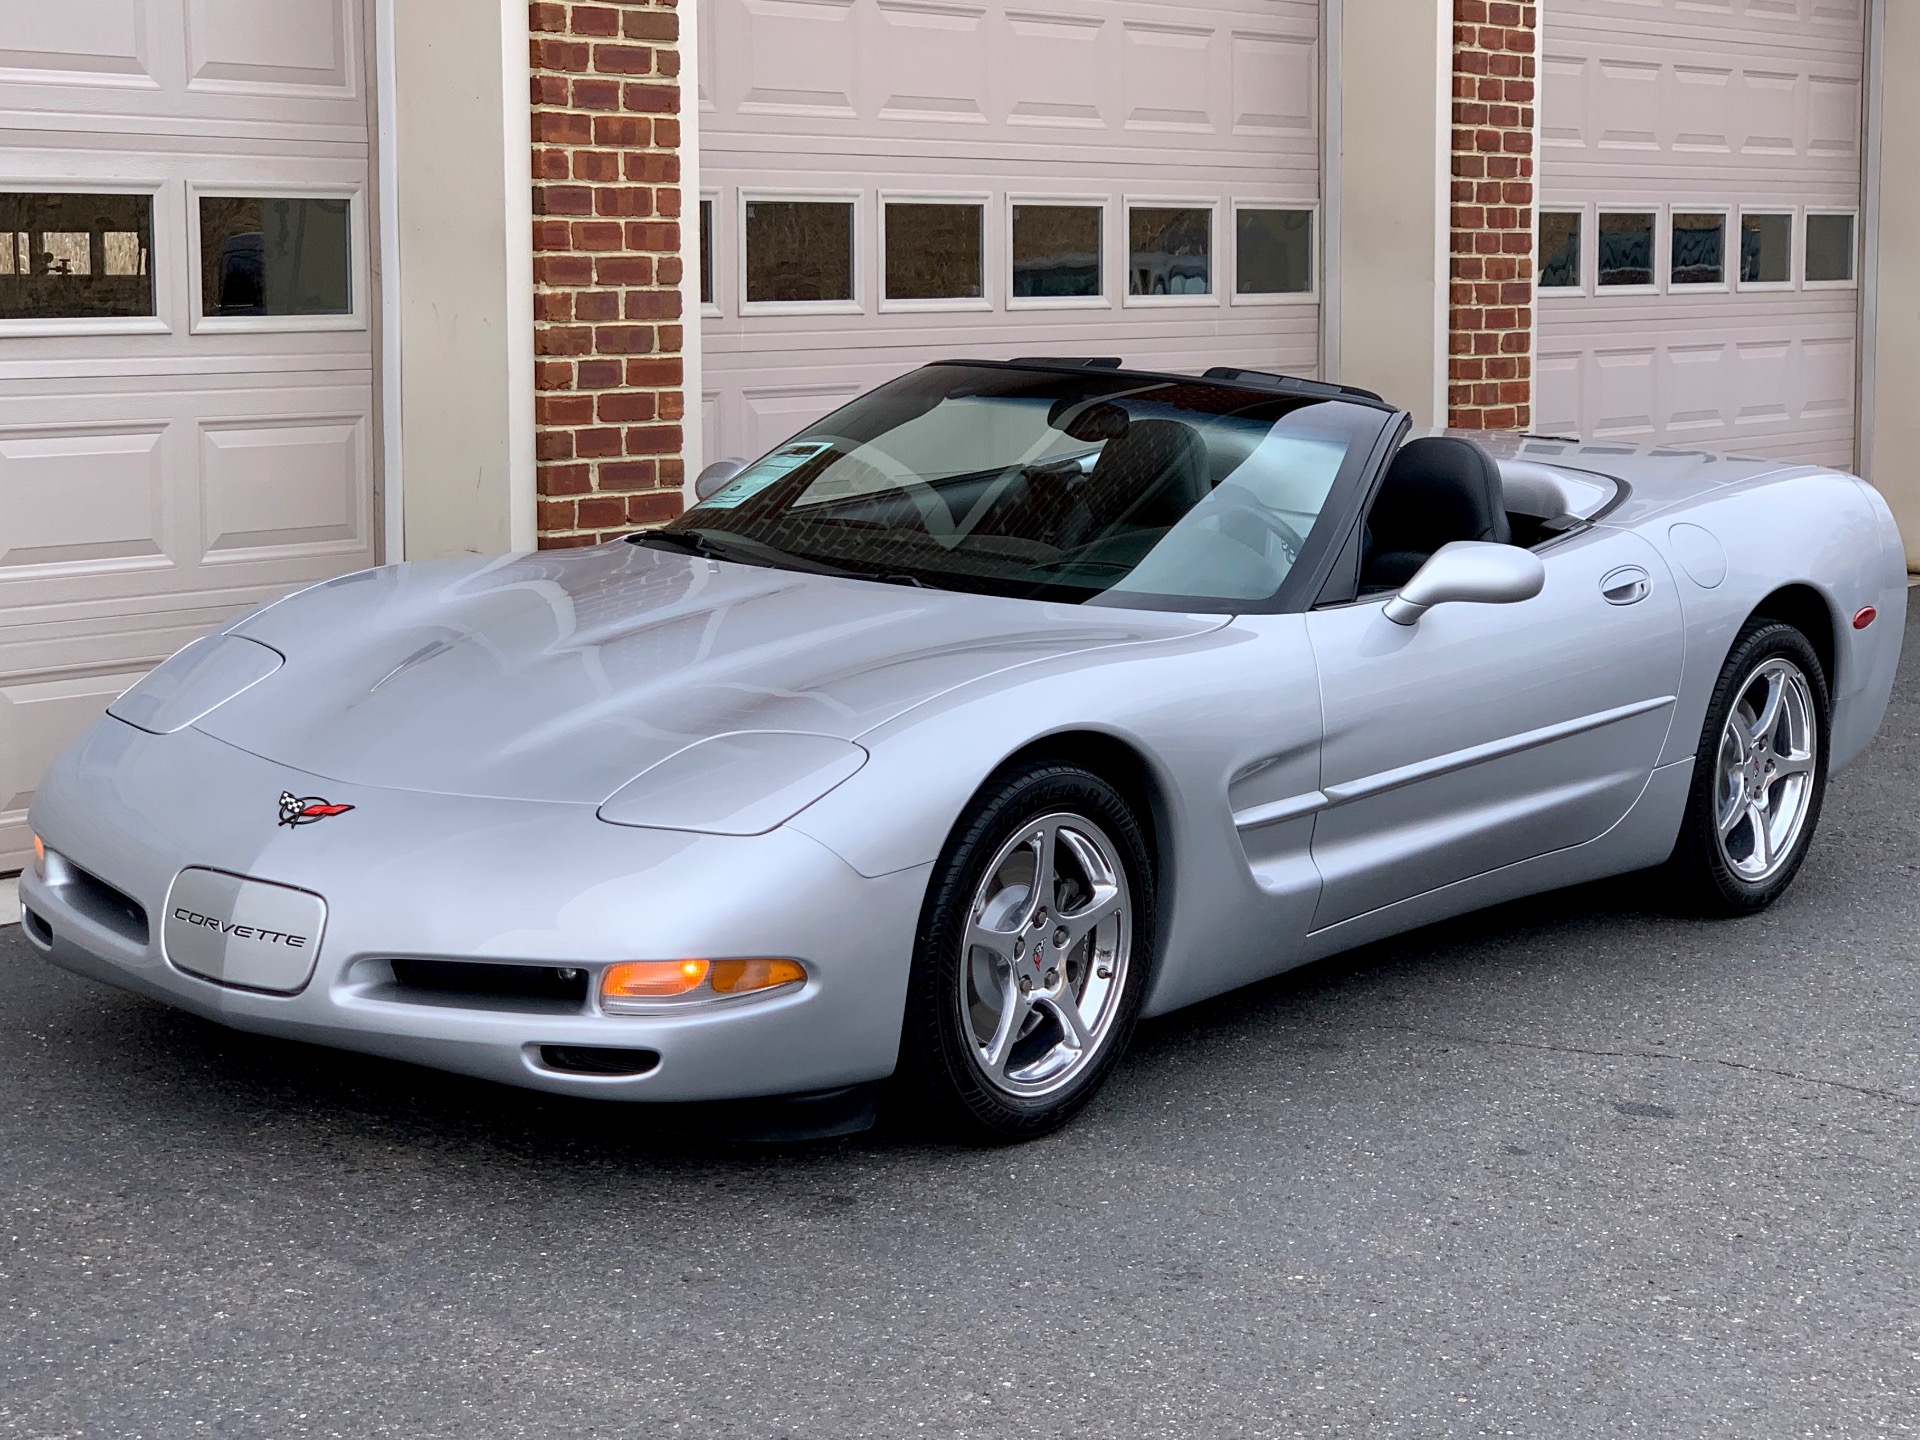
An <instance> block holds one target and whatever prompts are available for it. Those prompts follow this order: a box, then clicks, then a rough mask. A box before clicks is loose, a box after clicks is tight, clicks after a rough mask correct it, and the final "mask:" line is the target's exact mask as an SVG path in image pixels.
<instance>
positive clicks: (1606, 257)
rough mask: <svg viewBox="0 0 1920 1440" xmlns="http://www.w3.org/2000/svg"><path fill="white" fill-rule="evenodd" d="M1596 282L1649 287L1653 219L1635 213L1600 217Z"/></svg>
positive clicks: (1651, 275)
mask: <svg viewBox="0 0 1920 1440" xmlns="http://www.w3.org/2000/svg"><path fill="white" fill-rule="evenodd" d="M1599 270H1600V283H1601V284H1602V285H1651V284H1653V216H1652V215H1650V214H1642V213H1640V212H1638V211H1634V212H1629V213H1624V214H1605V213H1603V214H1602V215H1601V216H1600V263H1599Z"/></svg>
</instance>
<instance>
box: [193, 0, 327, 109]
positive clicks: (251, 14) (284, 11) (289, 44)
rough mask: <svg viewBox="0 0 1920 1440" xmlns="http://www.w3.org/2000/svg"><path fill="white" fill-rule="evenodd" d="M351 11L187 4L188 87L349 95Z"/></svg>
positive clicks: (323, 2) (246, 2)
mask: <svg viewBox="0 0 1920 1440" xmlns="http://www.w3.org/2000/svg"><path fill="white" fill-rule="evenodd" d="M355 9H356V7H355V6H354V5H353V4H352V3H351V0H301V3H299V4H293V5H286V4H281V5H268V4H262V3H261V0H187V75H188V81H187V83H188V87H189V88H190V89H193V90H200V91H218V90H236V89H237V90H248V91H254V92H263V93H268V94H272V93H276V92H279V93H287V92H309V91H315V90H318V91H321V92H326V91H332V92H334V93H336V94H339V95H343V96H345V95H351V94H352V93H353V88H354V68H355V67H354V65H353V40H354V26H353V16H354V13H355Z"/></svg>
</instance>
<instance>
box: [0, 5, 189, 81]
mask: <svg viewBox="0 0 1920 1440" xmlns="http://www.w3.org/2000/svg"><path fill="white" fill-rule="evenodd" d="M152 3H153V0H65V3H64V4H59V5H29V4H13V5H7V6H5V7H4V8H0V78H13V77H8V76H7V74H6V72H8V71H17V72H22V73H21V74H20V75H19V76H18V78H21V79H26V78H30V77H38V76H41V75H46V76H57V77H59V78H61V79H65V80H92V81H93V82H94V83H96V84H109V85H126V84H128V83H129V82H132V83H136V84H137V83H141V82H145V83H146V84H149V85H152V84H155V83H157V82H155V80H154V77H153V74H152V71H151V68H150V65H151V61H150V58H149V57H150V53H151V50H152V40H151V32H150V18H151V17H150V16H149V14H148V11H149V8H150V6H151V4H152ZM76 22H78V23H76Z"/></svg>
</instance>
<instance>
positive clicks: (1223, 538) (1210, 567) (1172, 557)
mask: <svg viewBox="0 0 1920 1440" xmlns="http://www.w3.org/2000/svg"><path fill="white" fill-rule="evenodd" d="M1388 418H1389V417H1388V413H1387V412H1385V411H1382V410H1379V409H1376V408H1374V407H1371V406H1366V405H1360V404H1355V403H1352V402H1350V401H1345V400H1321V399H1314V398H1307V397H1301V396H1298V395H1275V394H1272V393H1266V392H1260V391H1255V390H1242V389H1236V388H1234V387H1232V386H1228V385H1220V384H1215V383H1212V382H1206V381H1198V380H1194V381H1187V380H1177V379H1169V378H1156V377H1150V376H1138V375H1126V374H1121V373H1116V372H1112V371H1107V372H1092V373H1088V372H1073V373H1061V372H1057V371H1040V370H1019V369H1008V368H995V367H986V366H981V367H973V366H966V365H934V366H928V367H927V368H926V369H923V370H918V371H915V372H913V373H912V374H910V375H906V376H903V377H902V378H901V379H899V380H896V381H894V382H893V383H891V384H889V385H885V386H883V387H881V388H880V389H878V390H876V391H874V392H872V393H871V394H869V395H866V396H863V397H862V398H860V399H859V400H856V401H854V402H853V403H852V404H851V405H848V406H847V407H846V408H845V409H843V410H840V411H837V412H836V413H834V414H832V415H829V416H828V417H827V418H826V419H824V420H822V421H820V422H819V423H818V424H816V425H814V426H813V427H812V428H811V429H809V430H806V431H804V432H803V433H802V434H800V435H798V436H796V437H795V438H794V439H792V440H790V441H788V442H787V443H786V444H784V445H782V446H780V447H779V448H778V449H776V450H775V451H774V452H773V453H772V454H770V455H767V456H765V457H764V458H762V459H761V460H759V461H757V462H755V463H754V464H752V465H750V466H748V467H747V468H746V469H745V470H743V471H741V472H740V474H739V475H737V476H735V477H734V478H733V480H731V481H730V482H729V483H728V484H727V485H726V486H725V487H724V488H722V489H721V490H719V491H718V492H716V493H715V494H713V495H712V496H710V497H709V498H708V499H707V500H705V501H704V502H702V503H701V504H698V505H696V506H694V507H693V508H692V509H691V510H689V511H688V512H687V513H686V514H685V515H684V516H682V517H681V518H680V519H679V520H677V521H675V522H674V523H673V524H672V525H670V526H668V527H667V528H666V530H664V531H660V532H655V533H654V534H653V535H651V536H647V535H641V536H635V537H633V538H634V539H635V540H636V541H638V542H640V543H655V544H660V545H675V546H678V547H680V548H697V549H698V551H699V553H702V554H705V555H708V556H710V557H711V558H714V559H723V560H741V561H746V562H748V563H758V564H773V565H782V564H784V565H789V566H792V567H793V568H798V569H809V570H819V571H825V572H829V573H837V574H854V575H861V576H867V577H870V578H874V579H885V580H890V581H893V582H894V583H898V584H914V585H925V586H932V587H938V588H942V589H955V590H980V591H987V592H990V593H994V594H1001V595H1015V596H1023V597H1028V598H1033V599H1047V600H1068V601H1083V602H1084V601H1089V600H1095V599H1101V600H1104V601H1105V603H1108V604H1142V605H1156V604H1158V605H1166V604H1169V603H1176V604H1180V605H1181V607H1182V608H1188V607H1189V606H1190V607H1191V608H1196V609H1209V608H1215V609H1217V608H1229V609H1230V608H1232V607H1233V606H1234V605H1235V604H1238V603H1245V602H1250V601H1263V600H1266V599H1269V598H1270V597H1272V596H1273V595H1274V594H1275V593H1276V592H1277V591H1278V590H1279V588H1280V585H1281V582H1282V581H1284V580H1285V579H1286V577H1287V574H1288V572H1289V571H1290V570H1291V569H1292V568H1293V565H1294V563H1295V562H1296V561H1297V560H1298V559H1299V557H1300V554H1301V551H1302V550H1303V549H1304V548H1305V546H1306V543H1307V538H1308V536H1309V535H1310V534H1311V533H1312V531H1313V527H1314V523H1315V522H1316V521H1317V520H1318V519H1319V518H1320V512H1321V508H1322V506H1323V505H1325V503H1326V500H1327V496H1328V494H1329V492H1330V491H1331V490H1332V488H1333V486H1334V483H1335V481H1336V480H1337V479H1339V478H1340V477H1341V475H1342V474H1343V473H1348V472H1351V471H1352V470H1355V469H1357V468H1358V467H1359V466H1360V465H1361V464H1362V463H1364V460H1365V458H1366V455H1367V453H1368V452H1369V451H1370V449H1371V447H1372V444H1373V441H1374V439H1375V437H1376V436H1377V435H1378V434H1379V432H1380V430H1381V428H1382V426H1383V425H1384V424H1385V423H1386V421H1387V419H1388Z"/></svg>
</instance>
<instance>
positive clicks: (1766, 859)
mask: <svg viewBox="0 0 1920 1440" xmlns="http://www.w3.org/2000/svg"><path fill="white" fill-rule="evenodd" d="M1830 728H1831V710H1830V702H1829V699H1828V693H1827V677H1826V671H1825V670H1824V669H1823V668H1822V666H1821V664H1820V658H1819V656H1818V655H1816V654H1815V653H1814V649H1813V646H1812V645H1811V644H1809V643H1808V641H1807V637H1806V636H1805V635H1803V634H1801V633H1800V631H1799V630H1797V629H1795V628H1794V627H1793V626H1791V625H1788V624H1785V623H1783V622H1781V621H1778V620H1749V621H1748V622H1747V624H1746V627H1745V628H1744V629H1743V630H1742V631H1741V632H1740V635H1739V638H1738V639H1736V640H1735V641H1734V645H1733V651H1732V653H1731V654H1729V655H1728V656H1727V663H1726V665H1725V666H1724V667H1723V668H1722V670H1721V672H1720V680H1719V683H1718V684H1717V685H1715V687H1714V692H1713V699H1712V701H1711V703H1709V705H1708V706H1707V720H1706V725H1705V727H1704V728H1703V729H1702V730H1701V733H1700V745H1699V748H1698V750H1697V751H1696V752H1695V755H1694V765H1693V782H1692V789H1691V790H1690V791H1689V793H1688V797H1687V813H1686V821H1685V823H1684V825H1683V826H1682V828H1681V832H1680V843H1679V845H1678V846H1677V847H1676V848H1675V850H1674V855H1673V859H1672V860H1671V861H1670V862H1668V868H1669V873H1670V877H1671V879H1672V880H1673V882H1674V887H1675V891H1676V898H1677V899H1678V900H1679V901H1680V902H1681V904H1682V905H1683V906H1684V907H1685V908H1687V909H1690V910H1693V911H1695V912H1697V913H1701V914H1707V915H1718V916H1732V915H1751V914H1754V913H1755V912H1757V911H1760V910H1764V909H1766V908H1767V906H1769V905H1771V904H1772V903H1773V902H1774V901H1775V900H1777V899H1779V898H1780V896H1781V895H1782V894H1783V893H1785V891H1786V888H1787V886H1789V885H1791V884H1792V883H1793V877H1794V876H1795V875H1796V874H1798V873H1799V870H1800V865H1801V862H1802V861H1804V860H1805V859H1806V855H1807V847H1808V846H1809V845H1810V844H1811V843H1812V840H1813V832H1814V827H1815V826H1816V825H1817V824H1818V823H1819V819H1820V806H1821V802H1822V801H1823V800H1824V799H1825V796H1826V788H1827V749H1828V733H1829V730H1830Z"/></svg>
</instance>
